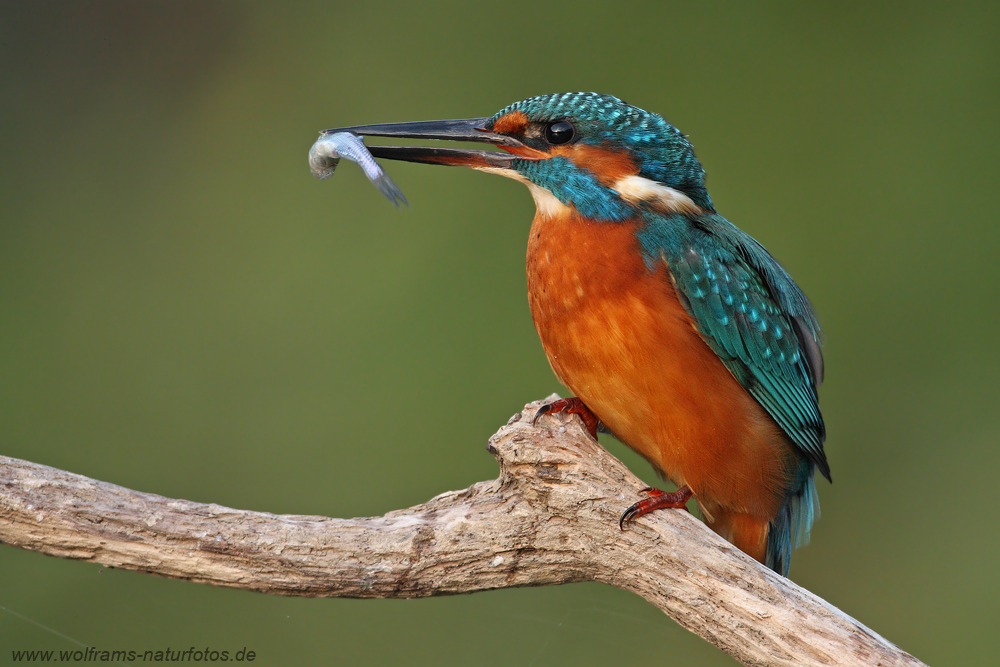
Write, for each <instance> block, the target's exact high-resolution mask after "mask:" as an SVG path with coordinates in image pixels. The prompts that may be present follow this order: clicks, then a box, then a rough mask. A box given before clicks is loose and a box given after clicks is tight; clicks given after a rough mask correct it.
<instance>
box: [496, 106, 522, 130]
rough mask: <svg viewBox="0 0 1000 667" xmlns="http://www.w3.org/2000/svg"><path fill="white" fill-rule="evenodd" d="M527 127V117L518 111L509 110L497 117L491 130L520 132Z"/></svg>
mask: <svg viewBox="0 0 1000 667" xmlns="http://www.w3.org/2000/svg"><path fill="white" fill-rule="evenodd" d="M527 127H528V117H527V116H525V115H524V114H523V113H522V112H520V111H511V112H510V113H508V114H504V115H503V116H500V117H499V118H497V120H496V122H495V123H493V131H494V132H501V133H503V134H521V133H523V132H524V130H525V129H526V128H527Z"/></svg>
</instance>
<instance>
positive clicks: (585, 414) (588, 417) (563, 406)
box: [531, 396, 600, 440]
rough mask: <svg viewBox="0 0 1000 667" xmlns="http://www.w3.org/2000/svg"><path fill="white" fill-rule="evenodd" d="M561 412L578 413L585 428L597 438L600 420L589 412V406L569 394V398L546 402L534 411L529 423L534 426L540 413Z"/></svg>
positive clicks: (551, 413)
mask: <svg viewBox="0 0 1000 667" xmlns="http://www.w3.org/2000/svg"><path fill="white" fill-rule="evenodd" d="M561 412H568V413H570V414H575V415H580V419H581V420H583V425H584V426H585V427H586V428H587V431H588V432H589V433H590V435H591V437H592V438H594V440H597V426H598V424H600V420H599V419H598V418H597V415H595V414H594V413H593V412H591V411H590V408H588V407H587V406H586V405H584V404H583V401H581V400H580V399H579V398H577V397H576V396H571V397H570V398H560V399H559V400H556V401H552V402H551V403H546V404H545V405H543V406H542V407H540V408H538V411H537V412H535V416H534V418H532V420H531V425H532V426H535V425H536V424H538V420H539V418H541V417H542V415H557V414H559V413H561Z"/></svg>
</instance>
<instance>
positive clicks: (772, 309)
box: [487, 93, 830, 574]
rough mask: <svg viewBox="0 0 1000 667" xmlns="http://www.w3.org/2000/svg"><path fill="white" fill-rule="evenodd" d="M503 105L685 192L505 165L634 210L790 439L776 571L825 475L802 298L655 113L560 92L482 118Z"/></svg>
mask: <svg viewBox="0 0 1000 667" xmlns="http://www.w3.org/2000/svg"><path fill="white" fill-rule="evenodd" d="M513 111H520V112H521V113H523V114H525V116H526V117H527V118H528V120H529V121H531V122H539V123H546V122H552V121H556V120H569V121H570V122H572V123H573V125H574V127H575V128H576V132H577V135H578V138H577V141H580V142H583V143H588V144H594V145H601V144H606V145H609V146H614V147H616V148H617V149H622V148H624V149H625V150H627V151H629V154H630V156H631V157H632V159H633V160H634V161H635V163H636V165H637V166H638V167H639V174H638V175H639V176H641V177H643V178H646V179H649V180H651V181H655V182H657V183H660V184H663V185H666V186H668V187H670V188H673V189H675V190H677V191H679V192H681V193H683V194H685V195H687V196H688V197H689V198H690V199H691V200H692V201H693V202H694V203H695V204H696V205H697V206H698V207H699V208H700V209H701V212H699V213H676V214H668V213H663V212H660V211H657V210H654V209H652V208H650V207H644V206H642V205H641V204H636V203H635V202H628V201H626V200H624V199H622V198H621V197H619V195H618V193H616V192H615V191H614V190H613V189H611V188H609V187H607V186H605V185H603V184H602V183H601V182H600V180H599V179H598V178H597V177H596V175H595V174H593V173H592V172H590V171H589V170H587V169H586V168H583V167H580V166H577V165H575V164H573V163H572V162H571V161H569V160H566V159H563V158H552V159H548V160H538V161H534V160H520V161H516V162H515V163H514V164H513V165H512V166H513V167H514V168H515V169H517V170H518V172H519V173H520V174H521V175H522V176H524V177H525V178H527V179H528V180H530V181H531V182H533V183H535V184H536V185H539V186H541V187H543V188H546V189H547V190H549V191H550V192H552V194H553V195H555V196H556V197H557V198H558V199H559V200H560V201H562V202H563V203H564V204H566V205H568V206H569V205H572V206H573V207H575V208H576V210H577V211H579V212H580V214H581V215H583V216H585V217H587V218H589V219H592V220H598V221H603V222H606V223H609V224H614V223H620V222H624V221H635V220H638V221H640V223H641V224H640V226H639V231H638V232H637V239H638V241H639V244H640V246H641V248H642V252H643V254H644V256H645V260H646V263H647V265H648V266H649V267H650V269H651V270H655V269H656V268H658V267H659V266H661V265H662V264H664V263H665V264H666V267H667V269H668V271H669V274H670V276H671V278H672V279H673V281H674V285H675V288H676V290H677V293H678V296H679V297H680V299H681V301H682V302H683V304H684V307H685V308H686V309H687V311H688V313H689V314H690V315H691V317H692V318H693V320H694V323H695V326H696V327H697V329H698V331H699V333H700V334H701V336H702V337H703V338H704V340H705V342H706V343H707V344H708V345H709V346H710V347H711V348H712V350H713V351H714V352H715V353H716V354H717V355H718V356H719V358H720V359H721V360H722V362H723V364H725V366H726V368H727V369H729V371H730V372H731V373H732V374H733V375H734V376H735V377H736V379H737V380H738V381H739V383H740V384H741V385H742V386H743V387H744V388H745V389H746V390H747V392H749V393H750V395H752V396H753V397H754V398H755V399H756V400H757V401H758V402H759V403H760V404H761V406H763V407H764V409H765V410H767V412H768V413H769V414H770V415H771V417H773V418H774V420H775V422H776V423H777V424H778V425H779V426H780V427H781V428H782V430H783V431H784V432H785V433H786V434H787V435H788V437H789V439H790V440H791V441H792V442H793V443H794V444H795V445H796V447H797V449H798V451H799V452H800V457H799V463H798V468H797V469H796V470H794V471H792V479H791V480H790V485H789V489H788V492H787V495H786V498H785V501H784V504H783V505H782V507H781V509H780V510H779V512H778V515H777V516H776V517H775V518H774V519H773V520H772V521H771V524H770V527H769V531H768V548H767V557H766V559H767V560H766V562H767V565H768V566H769V567H771V568H773V569H774V570H776V571H778V572H781V573H782V574H787V572H788V564H789V560H790V558H791V549H792V545H793V544H794V545H796V546H798V545H799V544H802V543H805V542H807V541H808V539H809V530H810V527H811V525H812V523H813V520H814V519H815V517H816V516H817V515H818V512H819V504H818V500H817V498H816V491H815V484H814V479H813V478H814V474H815V470H816V468H818V469H819V470H820V472H821V473H822V474H823V475H824V476H825V477H826V478H827V479H829V478H830V466H829V464H828V463H827V459H826V454H825V453H824V451H823V441H824V440H825V438H826V429H825V426H824V423H823V417H822V415H821V413H820V410H819V402H818V397H817V393H816V390H817V388H818V386H819V384H820V382H821V381H822V377H823V358H822V355H821V353H820V350H819V344H820V330H819V325H818V323H817V321H816V317H815V315H814V314H813V311H812V308H811V306H810V304H809V301H808V299H806V297H805V295H804V294H803V293H802V291H801V290H800V289H799V287H798V285H796V284H795V282H794V281H793V280H792V279H791V277H790V276H789V275H788V273H786V272H785V270H784V269H783V268H782V267H781V266H780V265H779V264H778V262H777V261H775V259H774V258H773V257H772V256H771V255H770V254H769V253H768V252H767V250H765V249H764V247H763V246H761V245H760V244H759V243H757V241H755V240H754V239H753V238H752V237H750V236H749V235H748V234H746V233H745V232H743V231H742V230H740V229H738V228H737V227H736V226H734V225H733V224H731V223H730V222H729V221H728V220H726V219H725V218H723V217H722V216H720V215H719V214H717V213H716V212H715V208H714V206H713V204H712V200H711V198H710V197H709V195H708V191H707V190H706V188H705V182H704V177H705V172H704V170H703V169H702V167H701V164H700V163H699V162H698V160H697V158H696V157H695V155H694V149H693V147H692V146H691V144H690V143H689V142H688V140H687V138H686V137H685V136H684V135H683V134H681V132H680V131H678V130H677V129H676V128H674V127H673V126H672V125H670V123H668V122H667V121H666V120H664V119H663V118H662V117H660V116H658V115H656V114H653V113H650V112H647V111H644V110H642V109H639V108H637V107H634V106H631V105H629V104H626V103H625V102H622V101H621V100H619V99H618V98H616V97H612V96H610V95H598V94H596V93H566V94H562V95H544V96H540V97H533V98H529V99H527V100H522V101H521V102H517V103H515V104H512V105H510V106H508V107H506V108H505V109H503V110H501V111H500V112H498V113H497V114H496V115H495V116H494V117H493V118H492V119H491V120H490V121H489V122H488V123H487V127H492V123H493V122H495V121H496V120H497V119H498V118H500V117H502V116H504V115H506V114H508V113H511V112H513ZM539 147H540V148H541V147H542V146H539Z"/></svg>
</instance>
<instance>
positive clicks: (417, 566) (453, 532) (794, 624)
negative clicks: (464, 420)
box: [0, 397, 923, 667]
mask: <svg viewBox="0 0 1000 667" xmlns="http://www.w3.org/2000/svg"><path fill="white" fill-rule="evenodd" d="M554 398H555V397H550V398H549V399H547V400H553V399H554ZM540 404H541V402H537V403H532V404H529V405H528V406H526V407H525V410H524V412H522V413H520V414H517V415H514V417H512V418H511V420H510V421H509V422H508V424H507V425H506V426H504V427H503V428H501V429H500V430H499V431H498V432H497V433H496V434H495V435H494V436H493V437H492V438H490V441H489V446H488V449H489V451H490V452H491V453H492V454H493V455H494V456H495V457H496V459H497V462H498V463H499V464H500V476H499V478H497V479H495V480H493V481H489V482H479V483H477V484H473V485H472V486H471V487H469V488H467V489H464V490H462V491H449V492H447V493H443V494H441V495H439V496H437V497H435V498H432V499H431V500H429V501H428V502H426V503H423V504H421V505H417V506H415V507H410V508H408V509H404V510H397V511H394V512H389V513H388V514H386V515H384V516H380V517H371V518H361V519H332V518H327V517H321V516H298V515H276V514H267V513H264V512H248V511H243V510H235V509H230V508H228V507H222V506H220V505H214V504H208V505H206V504H202V503H194V502H190V501H187V500H173V499H170V498H164V497H162V496H158V495H154V494H149V493H141V492H139V491H132V490H130V489H126V488H123V487H120V486H116V485H114V484H108V483H106V482H100V481H97V480H93V479H89V478H86V477H83V476H81V475H75V474H73V473H69V472H64V471H61V470H57V469H54V468H49V467H47V466H42V465H38V464H35V463H29V462H27V461H21V460H18V459H12V458H8V457H0V541H2V542H3V543H5V544H8V545H11V546H16V547H20V548H23V549H30V550H33V551H39V552H42V553H44V554H48V555H50V556H57V557H60V558H74V559H78V560H87V561H94V562H97V563H101V564H102V565H105V566H108V567H117V568H123V569H129V570H137V571H140V572H147V573H150V574H156V575H160V576H164V577H171V578H174V579H186V580H189V581H195V582H199V583H206V584H212V585H215V586H229V587H232V588H242V589H246V590H252V591H258V592H261V593H271V594H277V595H301V596H312V597H364V598H413V597H425V596H430V595H448V594H454V593H471V592H474V591H481V590H487V589H493V588H508V587H511V586H540V585H546V584H561V583H568V582H573V581H602V582H604V583H607V584H610V585H612V586H617V587H619V588H623V589H625V590H629V591H632V592H634V593H636V594H638V595H641V596H642V597H644V598H645V599H646V600H648V601H649V602H651V603H652V604H654V605H656V606H657V607H659V608H660V609H662V610H663V611H664V613H666V614H667V615H668V616H670V617H671V618H673V619H674V620H676V621H677V622H678V623H680V624H681V625H682V626H684V627H685V628H687V629H689V630H691V631H692V632H694V633H696V634H698V635H700V636H702V637H704V638H705V639H707V640H708V641H710V642H711V643H713V644H715V645H716V646H718V647H719V648H721V649H722V650H723V651H726V652H727V653H729V654H730V655H732V656H733V657H734V658H736V659H737V660H739V661H740V662H742V663H743V664H746V665H767V666H777V665H789V666H792V665H794V666H796V667H805V666H812V665H816V666H819V665H824V666H829V665H845V666H846V665H852V666H853V665H857V666H862V665H864V666H866V667H870V666H872V665H885V666H888V665H922V664H923V663H922V662H920V661H919V660H917V659H916V658H914V657H913V656H911V655H909V654H908V653H905V652H903V651H901V650H900V649H899V648H897V647H896V646H894V645H893V644H891V643H889V642H888V641H886V640H885V639H883V638H882V637H881V636H879V635H878V634H876V633H875V632H873V631H872V630H869V629H868V628H866V627H865V626H864V625H862V624H860V623H858V622H857V621H855V620H854V619H853V618H851V617H850V616H848V615H846V614H844V613H843V612H841V611H840V610H839V609H837V608H836V607H834V606H832V605H830V604H829V603H827V602H825V601H824V600H822V599H821V598H818V597H817V596H815V595H813V594H812V593H810V592H809V591H807V590H805V589H803V588H800V587H799V586H797V585H795V584H794V583H792V582H791V581H789V580H788V579H785V578H784V577H781V576H779V575H777V574H775V573H774V572H772V571H771V570H769V569H767V568H764V567H762V566H761V565H759V564H758V563H757V562H756V561H754V560H753V559H751V558H749V557H747V556H746V555H744V554H743V553H742V552H740V551H739V550H738V549H736V548H735V547H733V546H732V545H731V544H729V543H728V542H726V541H724V540H722V539H721V538H720V537H718V536H717V535H715V533H713V532H712V531H711V530H709V529H708V528H706V527H705V525H704V524H702V523H701V522H700V521H698V520H697V519H695V518H693V517H692V516H691V515H690V514H688V513H687V512H683V511H660V512H654V513H653V514H651V515H648V516H645V517H642V518H641V519H639V520H638V521H636V522H635V523H634V524H633V526H632V528H631V529H629V530H625V531H622V530H620V529H619V528H618V518H619V516H620V515H621V513H622V512H623V511H624V509H625V508H627V507H628V506H629V505H631V504H632V503H633V502H635V501H636V500H637V499H638V498H639V496H638V491H639V490H640V489H642V488H643V487H644V486H645V484H643V483H642V482H641V481H640V480H639V479H638V478H636V477H635V476H634V475H632V473H630V472H629V471H628V469H627V468H625V466H624V465H623V464H622V463H621V462H619V461H618V460H617V459H615V458H614V457H613V456H611V454H609V453H608V452H607V451H606V450H605V449H604V448H603V447H601V446H600V445H599V444H598V443H597V442H595V441H594V440H593V439H592V438H591V437H590V436H589V434H588V433H587V432H586V430H585V429H584V428H583V426H582V425H581V422H580V420H579V419H578V418H576V417H571V416H570V417H566V416H554V417H553V416H547V417H544V418H542V419H541V420H540V421H539V423H538V425H537V426H535V425H532V423H531V418H532V416H533V415H534V413H535V410H536V409H537V408H538V406H539V405H540Z"/></svg>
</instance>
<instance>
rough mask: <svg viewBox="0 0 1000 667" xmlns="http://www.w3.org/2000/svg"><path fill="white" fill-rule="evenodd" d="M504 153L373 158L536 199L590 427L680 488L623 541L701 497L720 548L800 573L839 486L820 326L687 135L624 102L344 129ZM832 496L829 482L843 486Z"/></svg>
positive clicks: (535, 281) (551, 300)
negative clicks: (719, 206)
mask: <svg viewBox="0 0 1000 667" xmlns="http://www.w3.org/2000/svg"><path fill="white" fill-rule="evenodd" d="M326 132H327V133H329V132H351V133H354V134H357V135H364V136H378V137H406V138H417V139H434V140H452V141H465V142H485V143H490V144H493V145H495V146H497V147H498V148H501V149H503V150H501V151H490V150H486V151H483V150H471V149H464V148H461V149H460V148H446V147H433V146H431V147H428V146H371V147H369V150H370V151H371V153H372V154H373V155H374V156H375V157H380V158H388V159H395V160H405V161H410V162H420V163H429V164H441V165H459V166H466V167H471V168H472V169H476V170H478V171H483V172H487V173H490V174H497V175H500V176H506V177H508V178H512V179H514V180H516V181H519V182H521V183H523V184H524V185H526V186H527V187H528V190H529V191H530V192H531V195H532V197H533V199H534V201H535V207H536V213H535V217H534V220H533V222H532V224H531V231H530V235H529V239H528V247H527V285H528V301H529V304H530V307H531V314H532V318H533V319H534V323H535V329H536V331H537V332H538V336H539V338H540V339H541V342H542V347H543V348H544V350H545V354H546V356H547V357H548V360H549V363H550V365H551V366H552V370H553V371H554V372H555V374H556V376H557V377H558V379H559V380H560V382H562V383H563V384H564V385H565V386H566V387H568V388H569V389H570V390H571V391H572V392H573V394H574V396H573V397H572V398H568V399H561V400H559V401H556V402H554V403H552V404H550V405H546V406H543V407H542V408H541V409H540V410H539V414H537V415H536V416H535V419H536V421H537V419H538V417H540V416H541V415H543V414H546V413H559V412H568V413H576V414H578V415H579V416H580V417H581V418H582V419H583V421H584V424H585V425H586V426H587V428H588V430H589V431H590V433H591V435H592V436H593V437H595V438H596V436H597V431H598V429H602V430H606V431H607V432H610V433H611V434H613V435H614V436H615V437H616V438H618V439H619V440H621V441H622V442H624V443H625V444H626V445H628V446H629V447H631V448H632V449H634V450H635V451H636V452H638V453H639V454H640V455H641V456H642V457H643V458H645V459H646V460H647V461H649V462H650V463H651V464H652V466H653V468H654V469H655V470H656V471H657V473H658V474H660V475H661V477H664V478H666V479H668V480H670V481H671V482H673V483H674V484H675V485H676V486H677V491H675V492H672V493H665V492H663V491H661V490H659V489H654V488H652V487H650V488H647V489H645V490H644V493H645V497H642V498H641V499H640V500H638V501H637V502H636V503H635V504H634V505H632V506H631V507H629V508H628V509H627V510H626V511H625V512H624V514H623V515H622V518H621V521H620V525H621V527H622V528H623V529H625V528H627V527H628V526H629V524H630V523H631V522H632V521H634V520H635V519H636V518H638V517H639V516H642V515H643V514H646V513H648V512H650V511H653V510H655V509H659V508H686V505H687V502H688V501H689V499H691V498H694V499H695V501H696V502H697V504H698V506H699V507H700V509H701V512H702V515H703V517H704V519H705V522H706V523H707V524H708V526H709V527H711V528H712V529H713V530H714V531H715V532H716V533H718V534H719V535H721V536H722V537H723V538H725V539H726V540H728V541H729V542H731V543H732V544H734V545H735V546H736V547H738V548H739V549H741V550H742V551H744V552H745V553H747V554H749V555H750V556H751V557H753V558H755V559H757V560H758V561H760V562H761V563H763V564H765V565H766V566H768V567H770V568H772V569H773V570H775V571H776V572H778V573H780V574H782V575H786V576H787V574H788V567H789V561H790V559H791V551H792V547H793V545H794V546H799V545H801V544H804V543H806V542H807V541H808V539H809V531H810V528H811V526H812V523H813V520H814V518H815V517H816V516H817V515H818V512H819V501H818V498H817V494H816V487H815V481H814V477H815V472H816V470H817V469H818V470H819V472H820V473H821V474H822V475H823V476H824V477H826V478H827V479H828V480H831V477H830V466H829V464H828V463H827V459H826V454H825V453H824V450H823V443H824V441H825V439H826V429H825V426H824V424H823V417H822V415H821V413H820V409H819V402H818V395H817V389H818V387H819V385H820V383H821V382H822V380H823V356H822V353H821V351H820V342H821V336H820V328H819V324H818V322H817V319H816V316H815V315H814V313H813V310H812V307H811V306H810V303H809V300H808V299H807V298H806V296H805V294H804V293H803V292H802V290H801V289H800V288H799V286H798V285H796V284H795V282H794V281H793V280H792V278H791V277H790V276H789V275H788V273H787V272H786V271H785V270H784V269H783V268H782V267H781V265H780V264H778V262H777V261H776V260H775V259H774V258H773V257H772V256H771V255H770V254H769V253H768V251H767V250H765V249H764V247H763V246H762V245H761V244H760V243H758V242H757V241H756V240H754V239H753V238H752V237H751V236H750V235H748V234H747V233H746V232H744V231H742V230H740V229H739V228H737V227H736V226H735V225H733V224H732V223H731V222H729V221H728V220H727V219H726V218H724V217H722V216H721V215H720V214H719V213H717V212H716V210H715V207H714V205H713V204H712V198H711V197H710V196H709V194H708V190H707V189H706V187H705V171H704V169H703V168H702V166H701V164H700V163H699V161H698V159H697V158H696V157H695V153H694V149H693V147H692V145H691V143H690V142H689V141H688V139H687V137H686V136H685V135H684V134H682V133H681V132H680V131H679V130H678V129H677V128H675V127H674V126H673V125H671V124H670V123H668V122H667V121H666V120H665V119H664V118H663V117H661V116H659V115H657V114H655V113H650V112H648V111H644V110H642V109H640V108H638V107H635V106H632V105H631V104H627V103H626V102H623V101H622V100H620V99H618V98H616V97H613V96H611V95H602V94H597V93H565V94H555V95H541V96H538V97H531V98H528V99H525V100H522V101H520V102H515V103H514V104H511V105H509V106H507V107H505V108H503V109H501V110H500V111H498V112H497V113H495V114H493V115H492V116H490V117H487V118H472V119H464V120H446V121H422V122H408V123H389V124H378V125H363V126H355V127H346V128H337V129H333V130H327V131H326ZM831 481H832V480H831Z"/></svg>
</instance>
